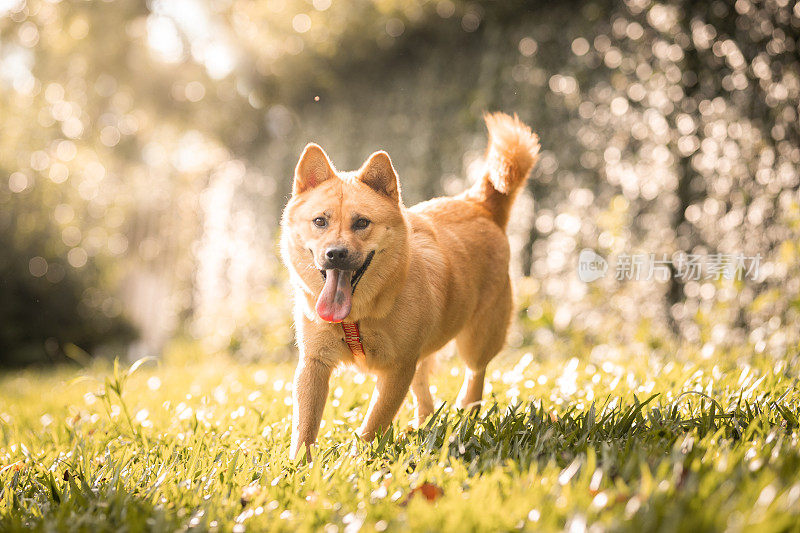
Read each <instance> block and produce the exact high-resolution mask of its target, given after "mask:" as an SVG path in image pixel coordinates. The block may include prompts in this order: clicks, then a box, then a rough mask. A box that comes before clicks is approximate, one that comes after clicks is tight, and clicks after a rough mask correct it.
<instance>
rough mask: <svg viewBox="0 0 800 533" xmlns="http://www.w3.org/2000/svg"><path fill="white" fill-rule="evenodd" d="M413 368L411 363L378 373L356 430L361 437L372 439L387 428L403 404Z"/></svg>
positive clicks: (412, 375) (412, 374)
mask: <svg viewBox="0 0 800 533" xmlns="http://www.w3.org/2000/svg"><path fill="white" fill-rule="evenodd" d="M415 370H416V367H415V365H414V364H413V363H412V364H406V365H402V366H400V367H398V368H393V369H391V370H389V371H386V372H383V373H380V374H378V382H377V383H376V384H375V391H374V392H373V393H372V400H371V401H370V404H369V409H368V410H367V416H366V418H365V419H364V423H363V424H362V425H361V428H360V429H359V430H358V434H359V436H361V438H362V439H364V440H372V439H373V437H375V434H376V433H377V432H379V431H380V432H382V431H386V430H387V429H389V426H391V425H392V420H394V416H395V415H396V414H397V411H398V410H399V409H400V406H401V405H403V400H404V399H405V397H406V394H407V393H408V388H409V386H410V385H411V380H412V378H413V377H414V371H415Z"/></svg>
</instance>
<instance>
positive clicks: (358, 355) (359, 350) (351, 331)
mask: <svg viewBox="0 0 800 533" xmlns="http://www.w3.org/2000/svg"><path fill="white" fill-rule="evenodd" d="M342 329H343V330H344V342H346V343H347V346H349V347H350V351H351V352H353V357H355V359H356V361H358V362H360V363H364V364H366V362H367V354H366V353H365V352H364V345H363V344H361V332H360V331H359V330H358V322H342Z"/></svg>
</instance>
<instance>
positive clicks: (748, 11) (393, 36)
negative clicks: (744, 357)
mask: <svg viewBox="0 0 800 533" xmlns="http://www.w3.org/2000/svg"><path fill="white" fill-rule="evenodd" d="M0 9H2V12H1V13H0V62H1V63H2V66H3V69H2V74H0V95H2V97H0V113H2V116H3V117H4V119H3V120H4V122H3V126H4V127H3V128H2V130H1V131H0V173H1V174H2V185H3V186H0V234H2V236H3V237H2V241H3V243H4V245H5V243H7V245H8V246H9V247H10V248H9V254H10V255H12V256H14V258H15V259H14V260H13V261H12V263H13V265H14V266H13V268H11V267H9V266H8V263H7V262H5V261H3V262H2V267H3V269H4V270H3V272H2V273H3V278H4V284H3V285H2V289H0V290H2V291H4V292H3V293H2V295H0V296H2V297H1V298H0V301H9V302H10V303H9V304H8V308H7V309H6V310H4V311H3V312H4V313H5V315H4V316H7V315H8V314H9V313H11V318H12V319H13V320H11V321H5V320H4V321H3V323H2V324H8V323H11V322H14V323H16V324H22V325H23V326H22V327H23V331H22V332H21V333H20V332H19V331H16V330H15V331H9V330H10V329H11V328H9V327H6V326H5V325H0V329H3V328H6V331H5V332H4V333H2V334H0V338H3V339H5V340H4V342H5V344H6V346H4V347H3V349H2V355H1V356H2V357H3V360H4V361H5V360H6V357H10V356H13V357H16V358H25V359H26V358H29V357H31V355H30V352H31V350H34V351H35V350H38V351H39V352H40V354H41V352H42V346H43V345H44V343H45V342H47V341H46V339H51V341H50V342H49V344H50V345H52V344H53V342H55V343H56V345H58V346H61V347H63V346H66V345H68V344H76V345H79V346H81V348H82V349H84V350H85V351H87V352H90V353H94V352H96V351H98V349H99V347H101V346H102V345H104V344H107V343H108V342H110V341H113V340H114V338H117V337H118V336H115V335H107V332H109V331H113V330H115V329H119V328H120V327H121V324H122V322H124V321H129V322H131V323H133V324H134V325H135V326H136V328H137V329H138V331H139V335H140V337H141V340H142V342H141V344H139V345H137V346H136V347H135V349H133V350H132V351H134V352H141V353H148V354H156V353H158V352H159V351H160V350H161V348H162V347H163V346H164V343H165V342H166V341H167V339H168V338H169V337H170V336H171V335H172V334H173V333H175V332H176V331H180V332H186V333H190V334H192V335H194V336H196V337H198V338H200V339H202V340H203V341H204V343H205V344H206V345H207V346H208V347H209V348H213V349H221V350H228V351H232V352H235V353H237V354H238V355H240V356H242V357H244V358H255V357H258V356H260V355H261V354H263V353H265V352H267V353H281V354H285V353H286V352H287V350H289V349H290V345H291V332H290V328H289V326H290V323H289V322H290V319H289V313H288V308H289V305H288V302H287V301H286V298H285V294H286V291H285V289H284V283H285V275H284V274H283V273H282V269H281V267H280V265H279V264H278V261H277V257H276V254H275V242H276V233H277V220H278V216H279V213H280V209H281V208H282V205H283V203H284V200H285V197H286V194H288V191H289V176H290V175H291V171H292V167H293V165H294V163H295V159H296V157H297V154H298V153H299V151H300V150H301V149H302V146H303V145H304V144H305V143H306V142H308V141H309V140H314V141H316V142H319V143H321V144H322V145H324V146H325V147H326V149H328V151H329V152H330V154H331V156H332V157H333V160H334V162H335V163H336V164H337V165H339V166H340V167H342V168H355V167H357V166H358V165H359V164H360V163H361V162H362V161H363V159H364V158H365V157H367V156H368V154H369V153H371V152H372V151H374V150H376V149H380V148H385V149H387V150H388V151H389V153H390V154H391V156H392V158H393V161H394V163H395V166H396V167H397V168H398V170H399V172H400V175H401V180H402V183H403V194H404V198H405V199H406V201H407V202H408V203H413V202H416V201H418V200H421V199H425V198H428V197H430V196H432V195H435V194H440V193H442V192H446V193H453V192H458V191H460V190H462V189H463V188H464V187H465V186H466V185H467V184H468V183H469V181H470V180H471V179H473V178H474V175H475V174H476V173H477V172H480V168H481V153H482V150H483V147H484V145H485V139H484V133H483V131H482V126H481V124H480V115H481V112H482V111H483V110H485V109H503V110H506V111H509V112H517V113H519V114H520V116H521V117H522V118H523V119H525V120H526V121H529V122H530V123H532V124H533V126H534V128H535V129H536V130H537V131H538V132H539V133H540V134H541V140H542V146H543V152H542V157H541V160H540V162H539V165H538V168H537V170H536V171H535V175H534V180H533V182H532V184H531V186H530V190H529V191H528V193H529V194H526V195H524V196H523V198H521V199H520V201H519V202H518V206H517V211H516V212H515V214H514V217H513V224H512V226H511V228H510V230H509V231H510V236H511V240H512V247H513V250H514V265H513V272H514V274H515V277H517V278H519V277H521V276H523V275H530V276H531V277H532V278H533V279H532V280H527V279H526V280H523V281H521V284H522V285H523V286H524V287H525V288H526V289H528V290H529V292H527V293H526V294H525V295H524V296H523V299H524V300H525V301H527V302H529V304H528V305H527V306H526V307H524V308H523V307H520V314H521V316H523V317H525V316H527V317H531V320H533V321H534V322H536V321H538V320H539V319H540V318H542V317H544V314H545V313H546V312H548V309H550V308H552V313H553V315H554V316H555V317H557V320H555V321H554V328H553V329H554V330H555V331H553V332H552V333H553V334H555V335H560V334H561V333H564V332H565V331H566V330H570V331H572V330H578V331H580V332H581V334H582V335H584V336H585V337H586V338H587V339H595V340H597V341H598V342H604V341H608V340H619V341H621V340H623V338H624V339H627V340H637V337H638V335H639V333H638V332H637V331H636V329H635V328H636V327H637V325H638V324H639V323H640V320H639V319H640V318H641V317H646V318H647V320H648V321H649V322H650V324H651V328H649V329H650V330H651V331H653V335H652V336H653V337H656V338H666V337H673V336H675V337H678V338H682V339H686V340H689V341H691V342H695V343H698V342H699V343H704V344H708V345H709V346H710V347H711V348H710V349H714V348H720V349H726V348H728V347H730V346H733V345H735V344H738V343H741V342H745V341H748V340H749V341H752V342H754V343H755V344H756V345H757V347H758V349H759V350H763V351H765V352H769V353H772V354H773V355H775V356H779V357H780V356H783V355H785V354H786V352H787V350H789V349H790V347H791V346H793V345H794V344H795V343H796V342H797V341H798V335H797V332H796V331H795V330H792V329H789V328H783V327H781V326H782V325H784V324H790V323H794V322H796V320H797V318H798V317H797V313H798V302H800V272H799V271H798V266H797V265H798V264H800V261H798V257H799V256H798V254H799V253H800V250H799V249H798V247H797V244H796V243H797V241H798V236H799V232H800V210H799V209H800V208H798V206H799V205H800V201H799V199H798V196H797V186H798V180H799V179H800V178H799V177H798V172H797V169H798V166H799V165H800V149H799V148H798V141H799V140H800V135H799V134H798V123H800V122H798V120H797V104H798V101H800V62H798V60H797V46H798V44H797V42H798V36H799V33H800V12H798V10H797V8H796V6H792V5H791V4H790V3H787V2H782V1H779V0H765V1H759V2H751V1H749V0H741V1H738V2H734V3H731V2H722V1H719V0H710V1H704V2H687V1H685V0H666V1H659V2H652V1H650V0H627V1H624V2H622V1H618V2H612V1H606V0H595V1H591V2H572V1H567V2H544V3H540V2H523V1H518V2H503V3H497V2H483V1H475V2H461V1H451V0H437V1H423V0H420V1H413V2H397V1H370V0H359V1H356V2H335V3H332V2H330V1H329V0H315V1H314V2H310V3H309V2H306V1H297V0H280V1H275V2H266V3H264V2H207V1H204V0H181V1H175V2H171V1H163V0H157V1H153V2H149V3H142V2H138V1H134V0H116V1H114V2H102V3H86V2H82V1H77V0H75V1H73V0H65V1H61V2H49V1H45V0H17V1H11V2H6V3H4V4H3V5H2V7H0ZM534 207H535V209H534ZM586 247H590V248H594V249H596V250H598V251H599V252H600V253H601V254H602V255H605V256H607V257H610V258H613V257H616V256H618V255H620V254H622V253H634V252H642V253H655V254H661V253H666V254H673V253H677V252H685V253H698V254H713V253H745V254H748V255H755V254H761V256H762V258H763V261H762V265H761V273H760V275H759V276H758V277H756V279H752V280H745V281H744V282H742V283H728V282H727V281H725V280H722V281H719V280H715V279H701V280H696V281H689V282H685V283H684V282H681V281H680V280H677V279H675V278H674V277H673V280H672V281H670V282H669V283H633V282H619V281H617V280H614V279H610V277H607V278H606V279H605V280H603V281H600V282H598V283H595V284H593V285H592V286H586V285H584V284H582V283H580V282H579V281H578V280H576V279H575V276H574V270H575V269H574V265H575V263H576V258H577V254H578V253H579V251H580V250H581V249H583V248H586ZM26 269H27V270H26ZM31 278H34V279H31ZM32 282H33V283H34V285H35V286H37V287H38V289H37V290H38V293H37V297H38V298H40V302H37V301H36V300H34V299H31V298H30V297H29V296H28V293H30V291H29V290H28V289H26V288H27V287H30V286H31V283H32ZM61 284H64V285H65V287H64V288H62V287H60V285H61ZM42 307H44V308H48V309H57V308H65V309H72V308H79V309H84V310H85V312H83V313H81V314H79V318H80V320H79V321H75V322H73V321H64V322H63V324H64V326H63V327H62V328H61V330H60V331H57V332H53V331H49V332H44V331H41V330H40V328H38V327H36V326H35V325H34V323H32V322H30V320H28V319H27V318H26V317H29V316H31V315H35V314H37V313H39V312H40V309H41V308H42ZM59 316H61V315H59ZM609 316H610V317H613V318H614V320H615V325H614V327H605V320H604V318H605V317H609ZM54 321H55V319H54ZM78 322H80V323H78ZM110 323H114V324H116V325H113V326H112V325H109V324H110ZM92 331H97V335H91V334H90V333H91V332H92ZM265 331H267V332H268V333H267V334H264V332H265ZM609 332H613V336H614V337H616V338H615V339H610V338H609V337H610V335H611V334H610V333H609ZM535 335H539V334H534V333H533V332H532V331H529V330H522V331H520V332H519V334H518V335H517V336H516V337H515V339H516V340H515V343H516V345H517V346H519V345H520V343H521V342H522V341H523V340H524V339H527V340H530V339H531V338H532V337H533V336H535ZM122 339H124V336H123V337H122V338H120V340H122ZM278 348H279V350H277V351H276V350H275V349H278Z"/></svg>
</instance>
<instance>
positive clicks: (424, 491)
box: [402, 481, 444, 505]
mask: <svg viewBox="0 0 800 533" xmlns="http://www.w3.org/2000/svg"><path fill="white" fill-rule="evenodd" d="M417 494H421V495H422V496H423V497H424V498H425V500H427V501H429V502H434V501H436V500H438V499H439V498H441V497H442V496H443V495H444V489H442V487H440V486H438V485H434V484H433V483H428V482H427V481H426V482H425V483H423V484H422V485H420V486H419V487H417V488H415V489H413V490H412V491H411V492H409V493H408V496H406V499H405V500H403V503H402V505H408V502H409V501H411V498H413V497H414V496H416V495H417Z"/></svg>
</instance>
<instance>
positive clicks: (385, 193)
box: [281, 113, 539, 457]
mask: <svg viewBox="0 0 800 533" xmlns="http://www.w3.org/2000/svg"><path fill="white" fill-rule="evenodd" d="M485 118H486V125H487V127H488V130H489V146H488V151H487V155H486V171H485V175H484V176H483V177H482V179H481V180H480V181H478V182H477V183H476V184H475V185H474V186H473V187H472V188H470V189H469V190H467V191H465V192H464V193H462V194H460V195H458V196H455V197H444V198H436V199H433V200H429V201H427V202H423V203H421V204H418V205H416V206H414V207H411V208H406V207H405V206H404V205H403V203H402V200H401V198H400V185H399V183H398V178H397V174H396V172H395V170H394V167H393V166H392V163H391V160H390V159H389V156H388V155H387V154H386V153H385V152H376V153H374V154H373V155H372V156H371V157H370V158H369V159H368V160H367V161H366V163H364V165H363V166H362V167H361V168H360V169H359V170H357V171H354V172H337V171H336V170H335V169H334V167H333V165H332V164H331V162H330V160H329V159H328V157H327V155H326V154H325V152H324V151H323V150H322V149H321V148H320V147H319V146H317V145H315V144H309V145H308V146H307V147H306V149H305V151H304V152H303V154H302V156H301V157H300V161H299V162H298V164H297V168H296V170H295V177H294V186H293V193H292V197H291V199H290V201H289V203H288V204H287V206H286V209H285V211H284V213H283V219H282V238H281V253H282V256H283V260H284V262H285V264H286V266H287V267H288V269H289V272H290V276H291V283H292V286H293V287H294V291H295V317H294V318H295V325H296V328H297V338H298V345H299V348H300V360H299V364H298V366H297V371H296V373H295V381H294V393H293V395H294V410H293V418H292V422H293V425H292V444H291V446H292V447H291V452H290V453H291V456H292V457H294V456H295V455H296V454H297V453H298V452H299V451H300V449H301V448H302V447H303V445H305V447H306V450H307V451H308V446H310V445H311V444H313V442H314V441H315V440H316V437H317V432H318V431H319V426H320V421H321V419H322V412H323V408H324V406H325V401H326V398H327V395H328V381H329V378H330V375H331V370H332V369H333V367H335V366H336V365H338V364H341V363H354V364H360V365H362V366H363V370H365V371H368V372H370V373H372V374H374V375H376V377H377V384H376V388H375V392H374V394H373V396H372V401H371V402H370V405H369V410H368V412H367V415H366V418H365V420H364V423H363V424H362V426H361V428H360V429H359V434H360V435H361V436H362V437H363V438H365V439H371V438H372V437H373V436H374V435H375V434H376V433H377V432H380V431H382V430H385V429H386V428H388V427H389V425H390V424H391V423H392V420H393V418H394V416H395V414H396V413H397V411H398V409H399V408H400V406H401V404H402V402H403V400H404V398H405V396H406V393H407V392H408V390H409V388H411V391H412V393H413V395H414V398H415V400H416V418H417V421H418V422H422V421H424V420H425V418H426V417H427V416H428V415H430V414H431V413H432V411H433V400H432V398H431V394H430V391H429V386H428V372H429V368H430V361H431V359H432V358H431V357H430V356H431V354H433V353H434V352H436V351H437V350H439V349H440V348H442V347H443V346H444V345H445V344H446V343H447V342H448V341H450V340H451V339H453V338H455V340H456V346H457V348H458V353H459V355H460V356H461V358H462V359H463V360H464V362H465V363H466V366H467V371H466V378H465V380H464V384H463V386H462V388H461V391H460V392H459V394H458V399H457V403H456V405H457V406H458V407H461V408H472V409H477V408H478V407H479V405H480V401H481V396H482V394H483V381H484V377H485V373H486V365H487V364H488V363H489V361H491V360H492V358H494V356H495V355H496V354H497V353H498V352H499V351H500V349H501V348H502V346H503V343H504V342H505V338H506V331H507V329H508V324H509V319H510V315H511V307H512V296H511V283H510V280H509V274H508V262H509V246H508V239H507V237H506V235H505V227H506V224H507V223H508V217H509V212H510V209H511V204H512V202H513V200H514V197H515V196H516V194H517V192H518V191H519V190H520V188H521V187H522V185H523V184H524V183H525V180H526V179H527V177H528V174H529V173H530V170H531V168H532V167H533V165H534V164H535V162H536V159H537V154H538V151H539V144H538V140H537V137H536V135H535V134H534V133H532V132H531V130H530V129H529V128H528V127H527V126H526V125H525V124H523V123H522V122H521V121H520V120H519V119H518V118H517V117H516V116H515V117H513V118H512V117H510V116H508V115H505V114H501V113H497V114H491V115H487V116H486V117H485ZM361 219H365V220H367V222H366V227H361V226H363V225H364V224H365V223H364V222H358V224H357V223H356V222H355V221H360V220H361ZM323 223H324V224H325V227H318V225H321V224H323ZM330 250H343V253H346V254H347V257H348V261H350V262H351V263H349V264H352V267H348V268H352V270H344V271H343V272H344V273H343V274H342V276H344V275H345V274H346V275H348V276H349V275H350V273H352V272H353V271H355V270H357V268H358V267H360V266H363V265H364V264H365V263H366V264H367V268H366V270H365V271H364V272H363V276H362V278H361V279H360V280H358V279H356V278H354V279H355V280H356V283H357V286H356V287H355V289H353V292H352V307H351V308H350V310H349V314H348V315H347V318H346V320H347V321H352V322H358V324H359V327H360V331H361V338H362V342H363V346H364V349H365V352H366V361H365V362H364V363H361V362H358V361H356V360H355V358H354V357H353V354H352V353H351V351H350V349H349V348H348V346H347V344H346V343H345V342H344V335H343V332H342V326H341V325H340V324H337V323H331V322H327V321H326V320H323V319H322V318H321V316H320V314H321V313H322V314H325V313H324V312H322V311H320V312H318V310H319V309H326V307H325V306H324V305H323V306H322V307H319V306H320V300H321V299H324V297H323V296H321V293H322V291H323V287H324V286H325V283H326V280H328V276H325V277H323V275H322V274H323V273H324V272H334V274H336V273H338V272H339V271H332V270H328V271H326V270H325V269H327V268H330V266H329V265H328V263H326V253H327V254H328V256H327V257H331V253H330ZM370 252H374V254H373V256H372V257H371V261H369V260H368V257H369V254H370ZM337 268H338V267H337ZM347 279H348V280H349V279H350V278H349V277H348V278H347ZM331 283H333V284H334V285H335V283H336V282H335V281H333V282H331ZM327 301H328V300H326V302H327ZM330 301H333V300H330ZM315 302H316V303H317V307H316V309H315ZM330 305H333V304H330ZM335 309H336V310H338V311H341V309H342V307H341V306H339V307H336V308H335ZM344 309H345V311H346V309H347V308H344ZM329 319H330V318H329ZM339 320H341V318H339ZM309 453H310V451H309Z"/></svg>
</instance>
